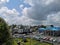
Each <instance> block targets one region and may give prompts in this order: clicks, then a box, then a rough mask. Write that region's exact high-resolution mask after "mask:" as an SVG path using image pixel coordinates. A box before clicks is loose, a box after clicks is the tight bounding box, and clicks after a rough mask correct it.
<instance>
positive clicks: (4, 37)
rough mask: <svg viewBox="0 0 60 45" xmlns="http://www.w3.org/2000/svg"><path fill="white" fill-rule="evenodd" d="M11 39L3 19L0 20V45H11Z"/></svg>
mask: <svg viewBox="0 0 60 45" xmlns="http://www.w3.org/2000/svg"><path fill="white" fill-rule="evenodd" d="M13 41H14V40H13V39H12V38H11V34H10V31H9V26H8V25H7V24H6V22H5V21H4V19H2V18H0V45H13Z"/></svg>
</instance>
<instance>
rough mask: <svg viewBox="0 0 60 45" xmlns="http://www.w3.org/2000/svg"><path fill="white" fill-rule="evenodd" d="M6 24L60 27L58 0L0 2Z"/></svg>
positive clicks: (8, 0)
mask: <svg viewBox="0 0 60 45" xmlns="http://www.w3.org/2000/svg"><path fill="white" fill-rule="evenodd" d="M0 17H2V18H4V19H5V21H6V22H7V23H8V24H23V25H40V24H44V25H50V24H52V25H55V26H60V0H36V1H35V0H0Z"/></svg>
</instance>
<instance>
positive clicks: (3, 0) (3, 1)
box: [0, 0, 9, 6]
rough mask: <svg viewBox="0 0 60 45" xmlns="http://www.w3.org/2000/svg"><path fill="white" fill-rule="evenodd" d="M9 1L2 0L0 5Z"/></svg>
mask: <svg viewBox="0 0 60 45" xmlns="http://www.w3.org/2000/svg"><path fill="white" fill-rule="evenodd" d="M8 2H9V0H0V5H1V6H2V5H4V4H5V3H8Z"/></svg>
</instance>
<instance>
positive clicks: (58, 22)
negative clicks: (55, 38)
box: [47, 12, 60, 26]
mask: <svg viewBox="0 0 60 45" xmlns="http://www.w3.org/2000/svg"><path fill="white" fill-rule="evenodd" d="M47 23H48V24H53V25H55V26H60V12H57V13H55V14H51V15H48V17H47Z"/></svg>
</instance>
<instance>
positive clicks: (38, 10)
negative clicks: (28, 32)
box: [22, 0, 60, 25]
mask: <svg viewBox="0 0 60 45" xmlns="http://www.w3.org/2000/svg"><path fill="white" fill-rule="evenodd" d="M24 3H27V4H29V5H31V7H29V8H26V7H25V8H24V9H23V11H22V14H23V15H24V16H25V17H28V19H32V20H34V21H31V24H52V23H53V22H50V20H51V18H49V22H48V16H49V17H51V16H52V14H56V13H58V12H60V0H36V1H35V0H25V1H24ZM56 15H57V14H56ZM56 15H54V16H53V17H52V18H54V17H55V16H56ZM56 19H57V18H56ZM57 20H58V19H57ZM53 21H54V20H53ZM54 22H55V21H54ZM56 22H57V21H56ZM55 24H56V25H57V23H55Z"/></svg>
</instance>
